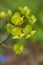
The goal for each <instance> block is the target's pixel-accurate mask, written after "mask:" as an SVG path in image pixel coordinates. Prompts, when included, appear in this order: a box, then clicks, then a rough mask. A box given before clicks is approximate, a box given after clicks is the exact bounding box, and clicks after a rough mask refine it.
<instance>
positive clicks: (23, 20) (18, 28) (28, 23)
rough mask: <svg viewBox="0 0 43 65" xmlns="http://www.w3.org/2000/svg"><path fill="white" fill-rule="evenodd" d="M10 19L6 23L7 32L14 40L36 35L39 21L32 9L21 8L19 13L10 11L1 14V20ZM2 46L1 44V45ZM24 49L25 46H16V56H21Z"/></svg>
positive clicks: (14, 47)
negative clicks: (34, 26)
mask: <svg viewBox="0 0 43 65" xmlns="http://www.w3.org/2000/svg"><path fill="white" fill-rule="evenodd" d="M3 18H4V19H7V18H9V19H8V22H7V23H6V26H5V28H6V31H7V33H8V35H9V34H10V35H11V36H12V39H23V38H24V39H28V38H31V37H32V36H33V35H34V34H35V32H36V31H35V30H34V29H33V25H34V23H35V22H36V21H37V19H36V17H35V16H34V15H33V14H32V13H31V9H29V8H28V7H27V6H25V7H24V8H22V7H19V11H18V12H14V13H13V12H12V11H11V10H8V12H7V13H5V12H3V11H2V12H0V19H3ZM0 44H1V43H0ZM23 49H24V44H20V43H19V44H18V43H17V44H14V46H13V50H14V51H15V54H21V53H22V52H23Z"/></svg>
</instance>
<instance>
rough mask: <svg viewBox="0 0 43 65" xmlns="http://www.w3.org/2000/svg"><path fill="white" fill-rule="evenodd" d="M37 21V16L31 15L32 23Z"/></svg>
mask: <svg viewBox="0 0 43 65" xmlns="http://www.w3.org/2000/svg"><path fill="white" fill-rule="evenodd" d="M36 21H37V19H36V17H35V16H34V15H32V16H31V17H30V20H29V22H30V23H31V24H34V23H35V22H36Z"/></svg>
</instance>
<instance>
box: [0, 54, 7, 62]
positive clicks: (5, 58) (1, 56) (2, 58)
mask: <svg viewBox="0 0 43 65" xmlns="http://www.w3.org/2000/svg"><path fill="white" fill-rule="evenodd" d="M6 61H7V57H6V55H3V54H0V62H2V63H5V62H6Z"/></svg>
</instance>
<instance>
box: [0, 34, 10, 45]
mask: <svg viewBox="0 0 43 65" xmlns="http://www.w3.org/2000/svg"><path fill="white" fill-rule="evenodd" d="M10 36H11V35H9V36H8V37H7V38H6V39H5V40H3V41H2V42H1V43H0V45H2V44H4V43H5V42H6V41H7V40H8V39H9V38H10Z"/></svg>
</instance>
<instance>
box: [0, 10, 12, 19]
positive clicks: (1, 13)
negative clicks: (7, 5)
mask: <svg viewBox="0 0 43 65" xmlns="http://www.w3.org/2000/svg"><path fill="white" fill-rule="evenodd" d="M7 16H12V11H11V10H8V12H7V13H5V12H4V11H2V12H0V18H5V17H7Z"/></svg>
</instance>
